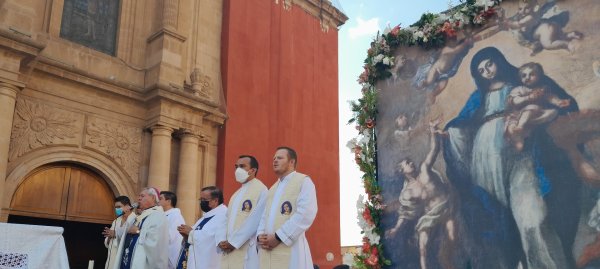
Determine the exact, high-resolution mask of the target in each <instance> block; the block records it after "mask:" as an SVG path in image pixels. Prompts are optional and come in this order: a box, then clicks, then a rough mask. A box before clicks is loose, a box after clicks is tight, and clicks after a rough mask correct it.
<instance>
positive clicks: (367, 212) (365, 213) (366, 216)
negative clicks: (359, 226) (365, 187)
mask: <svg viewBox="0 0 600 269" xmlns="http://www.w3.org/2000/svg"><path fill="white" fill-rule="evenodd" d="M363 218H364V219H365V221H366V222H367V223H368V224H369V225H374V224H375V223H374V222H373V217H371V210H369V208H368V207H365V211H363Z"/></svg>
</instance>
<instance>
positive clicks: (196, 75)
mask: <svg viewBox="0 0 600 269" xmlns="http://www.w3.org/2000/svg"><path fill="white" fill-rule="evenodd" d="M190 81H191V82H192V91H193V92H194V95H196V96H201V97H205V98H210V96H211V94H212V83H211V79H210V77H209V76H208V75H205V74H203V73H202V72H201V71H200V69H199V68H194V71H192V73H191V74H190Z"/></svg>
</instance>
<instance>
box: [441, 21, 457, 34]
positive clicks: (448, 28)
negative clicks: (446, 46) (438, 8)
mask: <svg viewBox="0 0 600 269" xmlns="http://www.w3.org/2000/svg"><path fill="white" fill-rule="evenodd" d="M440 32H443V33H444V34H446V36H448V37H454V36H456V30H454V27H452V24H451V23H450V22H448V21H447V22H444V25H443V26H442V28H441V29H440Z"/></svg>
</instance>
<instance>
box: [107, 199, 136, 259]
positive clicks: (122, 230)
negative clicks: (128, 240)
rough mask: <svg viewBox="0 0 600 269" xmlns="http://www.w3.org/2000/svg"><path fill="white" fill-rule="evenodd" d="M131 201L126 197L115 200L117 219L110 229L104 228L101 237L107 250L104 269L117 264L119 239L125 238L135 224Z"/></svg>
mask: <svg viewBox="0 0 600 269" xmlns="http://www.w3.org/2000/svg"><path fill="white" fill-rule="evenodd" d="M132 213H133V208H132V206H131V201H130V200H129V197H127V196H119V197H117V198H115V214H116V215H117V218H116V219H115V220H113V222H112V224H111V225H110V228H108V227H105V228H104V231H103V232H102V235H103V236H104V246H106V248H108V255H107V256H106V263H105V264H104V269H112V268H113V267H114V266H115V264H119V260H117V256H118V253H119V252H118V251H119V244H120V243H121V239H124V238H125V234H126V231H127V230H128V229H129V227H131V225H133V222H135V217H136V215H135V213H133V214H132Z"/></svg>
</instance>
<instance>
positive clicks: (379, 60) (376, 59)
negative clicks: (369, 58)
mask: <svg viewBox="0 0 600 269" xmlns="http://www.w3.org/2000/svg"><path fill="white" fill-rule="evenodd" d="M384 57H385V55H383V54H378V55H377V56H375V57H373V64H377V63H380V62H381V61H383V58H384Z"/></svg>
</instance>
